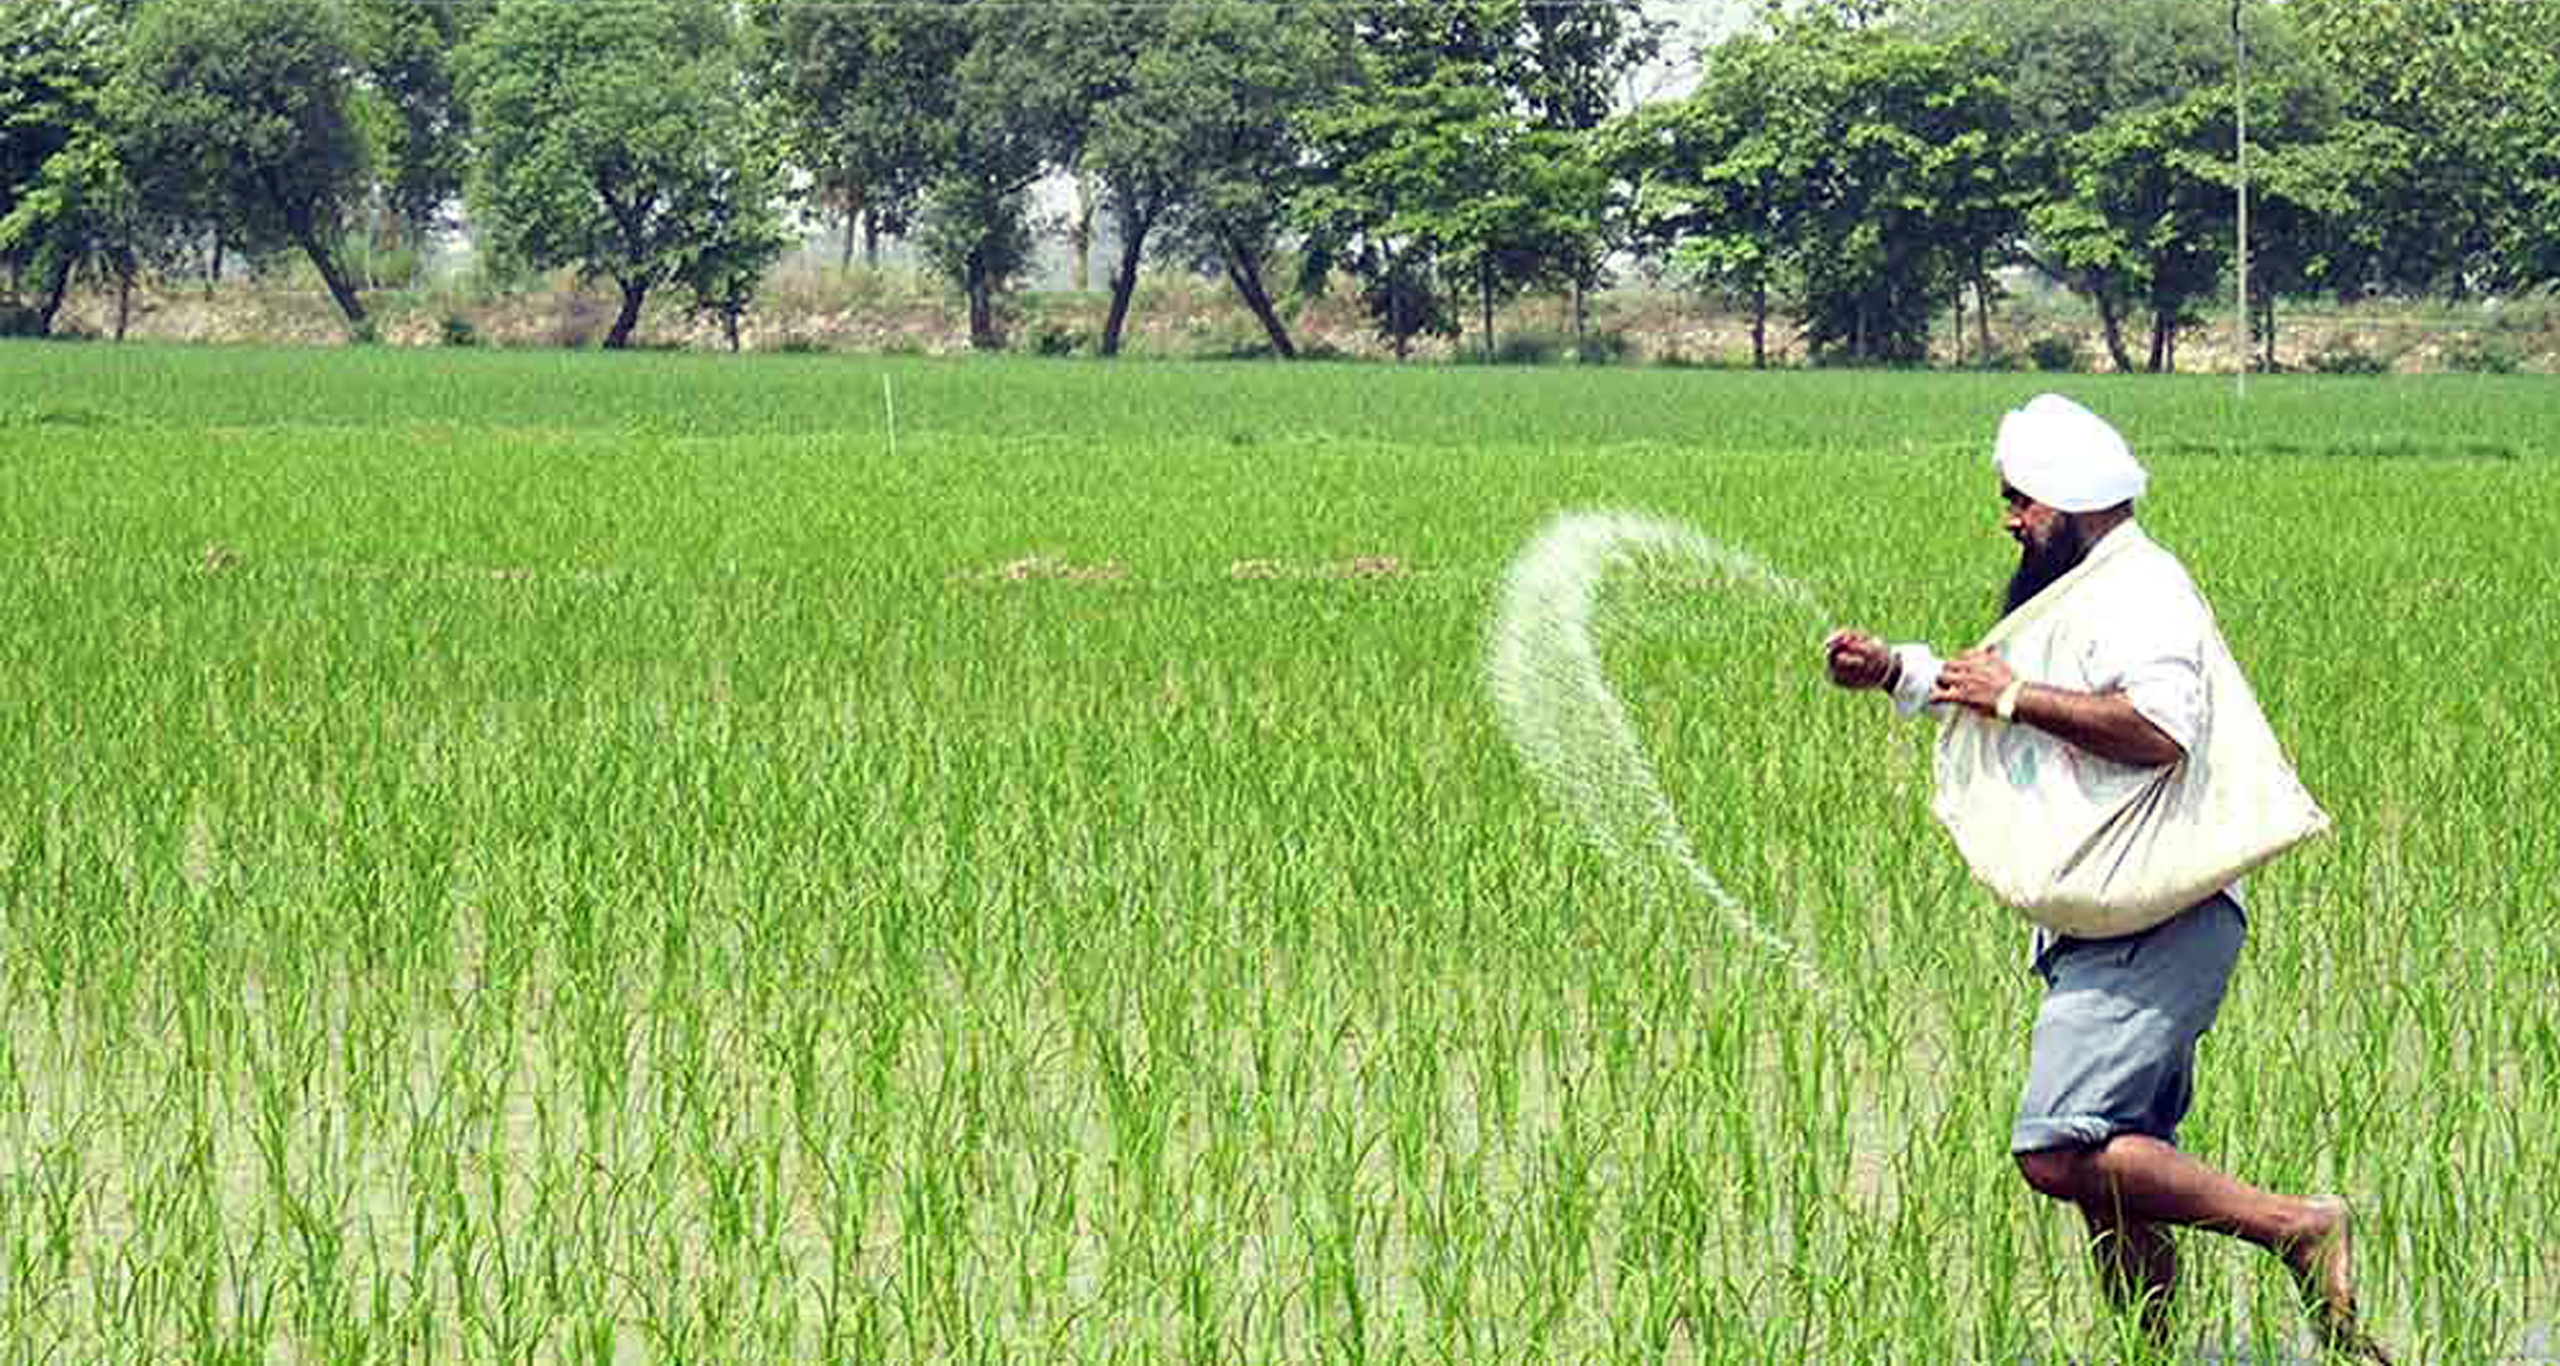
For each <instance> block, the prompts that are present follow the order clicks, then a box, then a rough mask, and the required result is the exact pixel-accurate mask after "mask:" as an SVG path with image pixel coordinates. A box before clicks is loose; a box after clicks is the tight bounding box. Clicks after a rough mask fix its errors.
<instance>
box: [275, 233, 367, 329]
mask: <svg viewBox="0 0 2560 1366" xmlns="http://www.w3.org/2000/svg"><path fill="white" fill-rule="evenodd" d="M285 226H286V229H287V230H288V231H290V232H291V233H292V234H293V240H294V244H295V245H297V246H299V247H301V248H302V254H303V255H305V256H308V257H310V258H311V267H312V269H314V270H317V271H319V272H320V283H322V284H324V285H327V286H328V287H329V297H330V298H332V299H335V300H337V301H338V311H339V312H341V313H344V314H346V315H347V330H348V331H349V332H351V333H353V334H354V336H355V339H356V340H358V341H368V340H371V339H372V335H373V332H372V327H371V325H370V324H368V323H366V321H365V317H364V301H363V300H362V299H360V298H357V297H356V287H355V283H354V282H353V281H351V280H349V279H348V278H347V274H346V272H345V271H344V270H341V269H339V267H338V261H337V258H336V257H335V256H334V255H332V254H331V253H330V251H329V244H328V243H326V242H323V241H321V240H320V234H319V232H318V231H317V230H316V229H314V228H313V227H312V224H311V219H310V217H309V215H307V214H299V213H293V212H290V211H288V212H287V214H286V217H285Z"/></svg>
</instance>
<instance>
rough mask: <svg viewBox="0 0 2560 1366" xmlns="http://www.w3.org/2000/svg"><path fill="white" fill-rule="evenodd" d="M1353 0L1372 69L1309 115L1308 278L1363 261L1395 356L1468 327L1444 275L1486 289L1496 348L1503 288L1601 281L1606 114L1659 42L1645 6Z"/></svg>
mask: <svg viewBox="0 0 2560 1366" xmlns="http://www.w3.org/2000/svg"><path fill="white" fill-rule="evenodd" d="M1339 14H1340V16H1341V17H1340V23H1341V24H1342V25H1343V29H1342V31H1343V34H1344V37H1345V41H1346V42H1347V43H1348V45H1349V46H1351V47H1352V48H1353V49H1355V50H1356V51H1357V52H1358V53H1359V78H1358V79H1356V80H1351V81H1347V82H1344V83H1343V84H1342V85H1341V87H1340V89H1339V91H1338V92H1337V93H1336V94H1335V95H1334V97H1333V98H1331V99H1329V100H1328V101H1326V102H1325V104H1324V105H1323V106H1321V107H1319V108H1317V109H1315V110H1312V111H1310V112H1308V113H1306V114H1304V115H1302V116H1301V118H1300V121H1299V122H1300V127H1301V129H1302V130H1303V132H1304V133H1305V135H1306V138H1307V147H1308V155H1307V158H1306V166H1305V168H1304V171H1303V174H1302V175H1300V176H1299V177H1298V183H1297V188H1296V190H1295V192H1294V193H1293V196H1292V207H1291V217H1292V219H1293V221H1295V222H1296V223H1297V224H1298V226H1300V227H1301V228H1302V229H1303V230H1304V231H1305V232H1306V233H1307V235H1308V239H1309V248H1310V253H1309V266H1310V269H1309V271H1308V275H1309V279H1310V283H1312V284H1319V285H1320V284H1321V282H1322V280H1323V278H1324V276H1325V275H1326V274H1327V273H1328V272H1329V270H1330V268H1331V267H1332V266H1334V265H1336V264H1339V265H1341V266H1344V267H1346V268H1348V269H1349V270H1351V271H1352V273H1353V274H1354V275H1356V276H1358V277H1359V278H1360V280H1361V281H1362V286H1363V287H1362V297H1363V301H1364V303H1366V304H1367V305H1368V307H1369V309H1370V313H1371V316H1372V317H1373V318H1374V319H1376V321H1377V323H1378V326H1379V330H1380V332H1381V333H1382V334H1383V335H1385V336H1386V337H1387V339H1388V341H1389V342H1390V344H1391V345H1393V347H1394V348H1395V351H1396V354H1397V355H1398V356H1403V355H1405V354H1407V352H1408V350H1409V348H1410V345H1411V341H1412V338H1414V337H1415V336H1419V335H1422V334H1424V333H1426V332H1430V333H1440V334H1445V335H1455V332H1456V321H1455V318H1454V317H1453V316H1452V315H1451V313H1450V311H1449V301H1448V300H1447V299H1445V298H1442V297H1440V290H1441V289H1442V288H1443V287H1444V286H1445V287H1454V288H1457V289H1461V290H1463V291H1464V292H1465V293H1466V294H1467V295H1468V296H1469V299H1470V301H1471V302H1472V303H1473V304H1475V305H1476V307H1477V310H1478V313H1479V317H1480V321H1481V325H1482V332H1483V338H1482V339H1483V341H1484V344H1485V346H1486V347H1487V349H1488V350H1490V348H1491V346H1492V335H1491V334H1492V326H1491V323H1492V305H1493V303H1495V302H1497V301H1499V300H1500V299H1502V298H1506V297H1509V296H1510V295H1512V294H1514V293H1517V292H1518V291H1520V290H1521V289H1524V288H1528V287H1532V286H1534V285H1539V284H1549V283H1558V284H1567V285H1571V286H1572V287H1574V288H1575V290H1576V292H1577V296H1579V294H1580V293H1581V292H1582V291H1583V290H1585V289H1587V288H1588V287H1589V286H1591V285H1593V284H1596V283H1598V282H1599V280H1600V278H1601V271H1600V263H1601V262H1602V260H1603V259H1604V257H1605V255H1606V245H1607V227H1608V222H1609V217H1608V215H1609V208H1610V194H1609V185H1608V182H1607V179H1606V178H1605V177H1604V176H1602V175H1601V174H1600V173H1599V171H1598V169H1597V163H1596V162H1595V161H1594V160H1593V158H1592V157H1591V156H1590V154H1589V152H1590V142H1591V130H1592V129H1593V128H1594V127H1595V126H1596V125H1597V124H1598V123H1599V122H1600V120H1601V116H1602V114H1603V112H1604V111H1605V110H1606V108H1607V107H1608V102H1609V91H1610V90H1611V89H1612V88H1613V86H1614V83H1615V81H1616V80H1617V78H1618V77H1619V76H1620V75H1622V74H1624V70H1625V68H1626V67H1627V66H1631V65H1632V64H1634V63H1636V62H1638V61H1641V60H1643V58H1644V57H1645V56H1646V55H1648V54H1649V53H1650V52H1651V51H1652V50H1653V44H1655V43H1656V42H1657V41H1658V35H1659V30H1658V28H1656V27H1655V26H1653V25H1651V24H1649V23H1647V22H1646V21H1645V20H1644V19H1643V18H1642V12H1641V7H1640V6H1638V5H1635V4H1632V3H1623V2H1622V0H1605V2H1602V0H1595V2H1594V3H1591V4H1586V5H1578V6H1574V7H1570V8H1568V7H1562V6H1553V5H1539V4H1532V3H1527V0H1429V2H1428V3H1425V2H1423V0H1406V2H1404V3H1393V2H1389V3H1367V4H1361V5H1357V6H1345V7H1343V9H1342V10H1341V11H1339ZM1444 258H1445V259H1444Z"/></svg>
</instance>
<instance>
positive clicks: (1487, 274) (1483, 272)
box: [1476, 262, 1493, 360]
mask: <svg viewBox="0 0 2560 1366" xmlns="http://www.w3.org/2000/svg"><path fill="white" fill-rule="evenodd" d="M1476 290H1477V292H1478V294H1479V295H1480V296H1481V297H1482V299H1483V301H1484V358H1485V359H1486V360H1491V359H1493V266H1492V264H1491V263H1490V262H1487V263H1485V264H1482V265H1479V266H1477V267H1476Z"/></svg>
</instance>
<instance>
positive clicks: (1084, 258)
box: [1067, 168, 1095, 294]
mask: <svg viewBox="0 0 2560 1366" xmlns="http://www.w3.org/2000/svg"><path fill="white" fill-rule="evenodd" d="M1075 182H1076V221H1075V222H1074V223H1073V224H1072V225H1070V226H1069V228H1068V230H1067V236H1068V238H1069V240H1070V241H1072V242H1074V244H1075V249H1076V292H1077V293H1079V294H1083V293H1087V292H1090V291H1091V290H1092V289H1093V211H1094V207H1095V205H1094V193H1093V174H1092V173H1091V172H1089V171H1086V170H1083V169H1082V168H1079V169H1078V170H1077V171H1076V173H1075Z"/></svg>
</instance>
